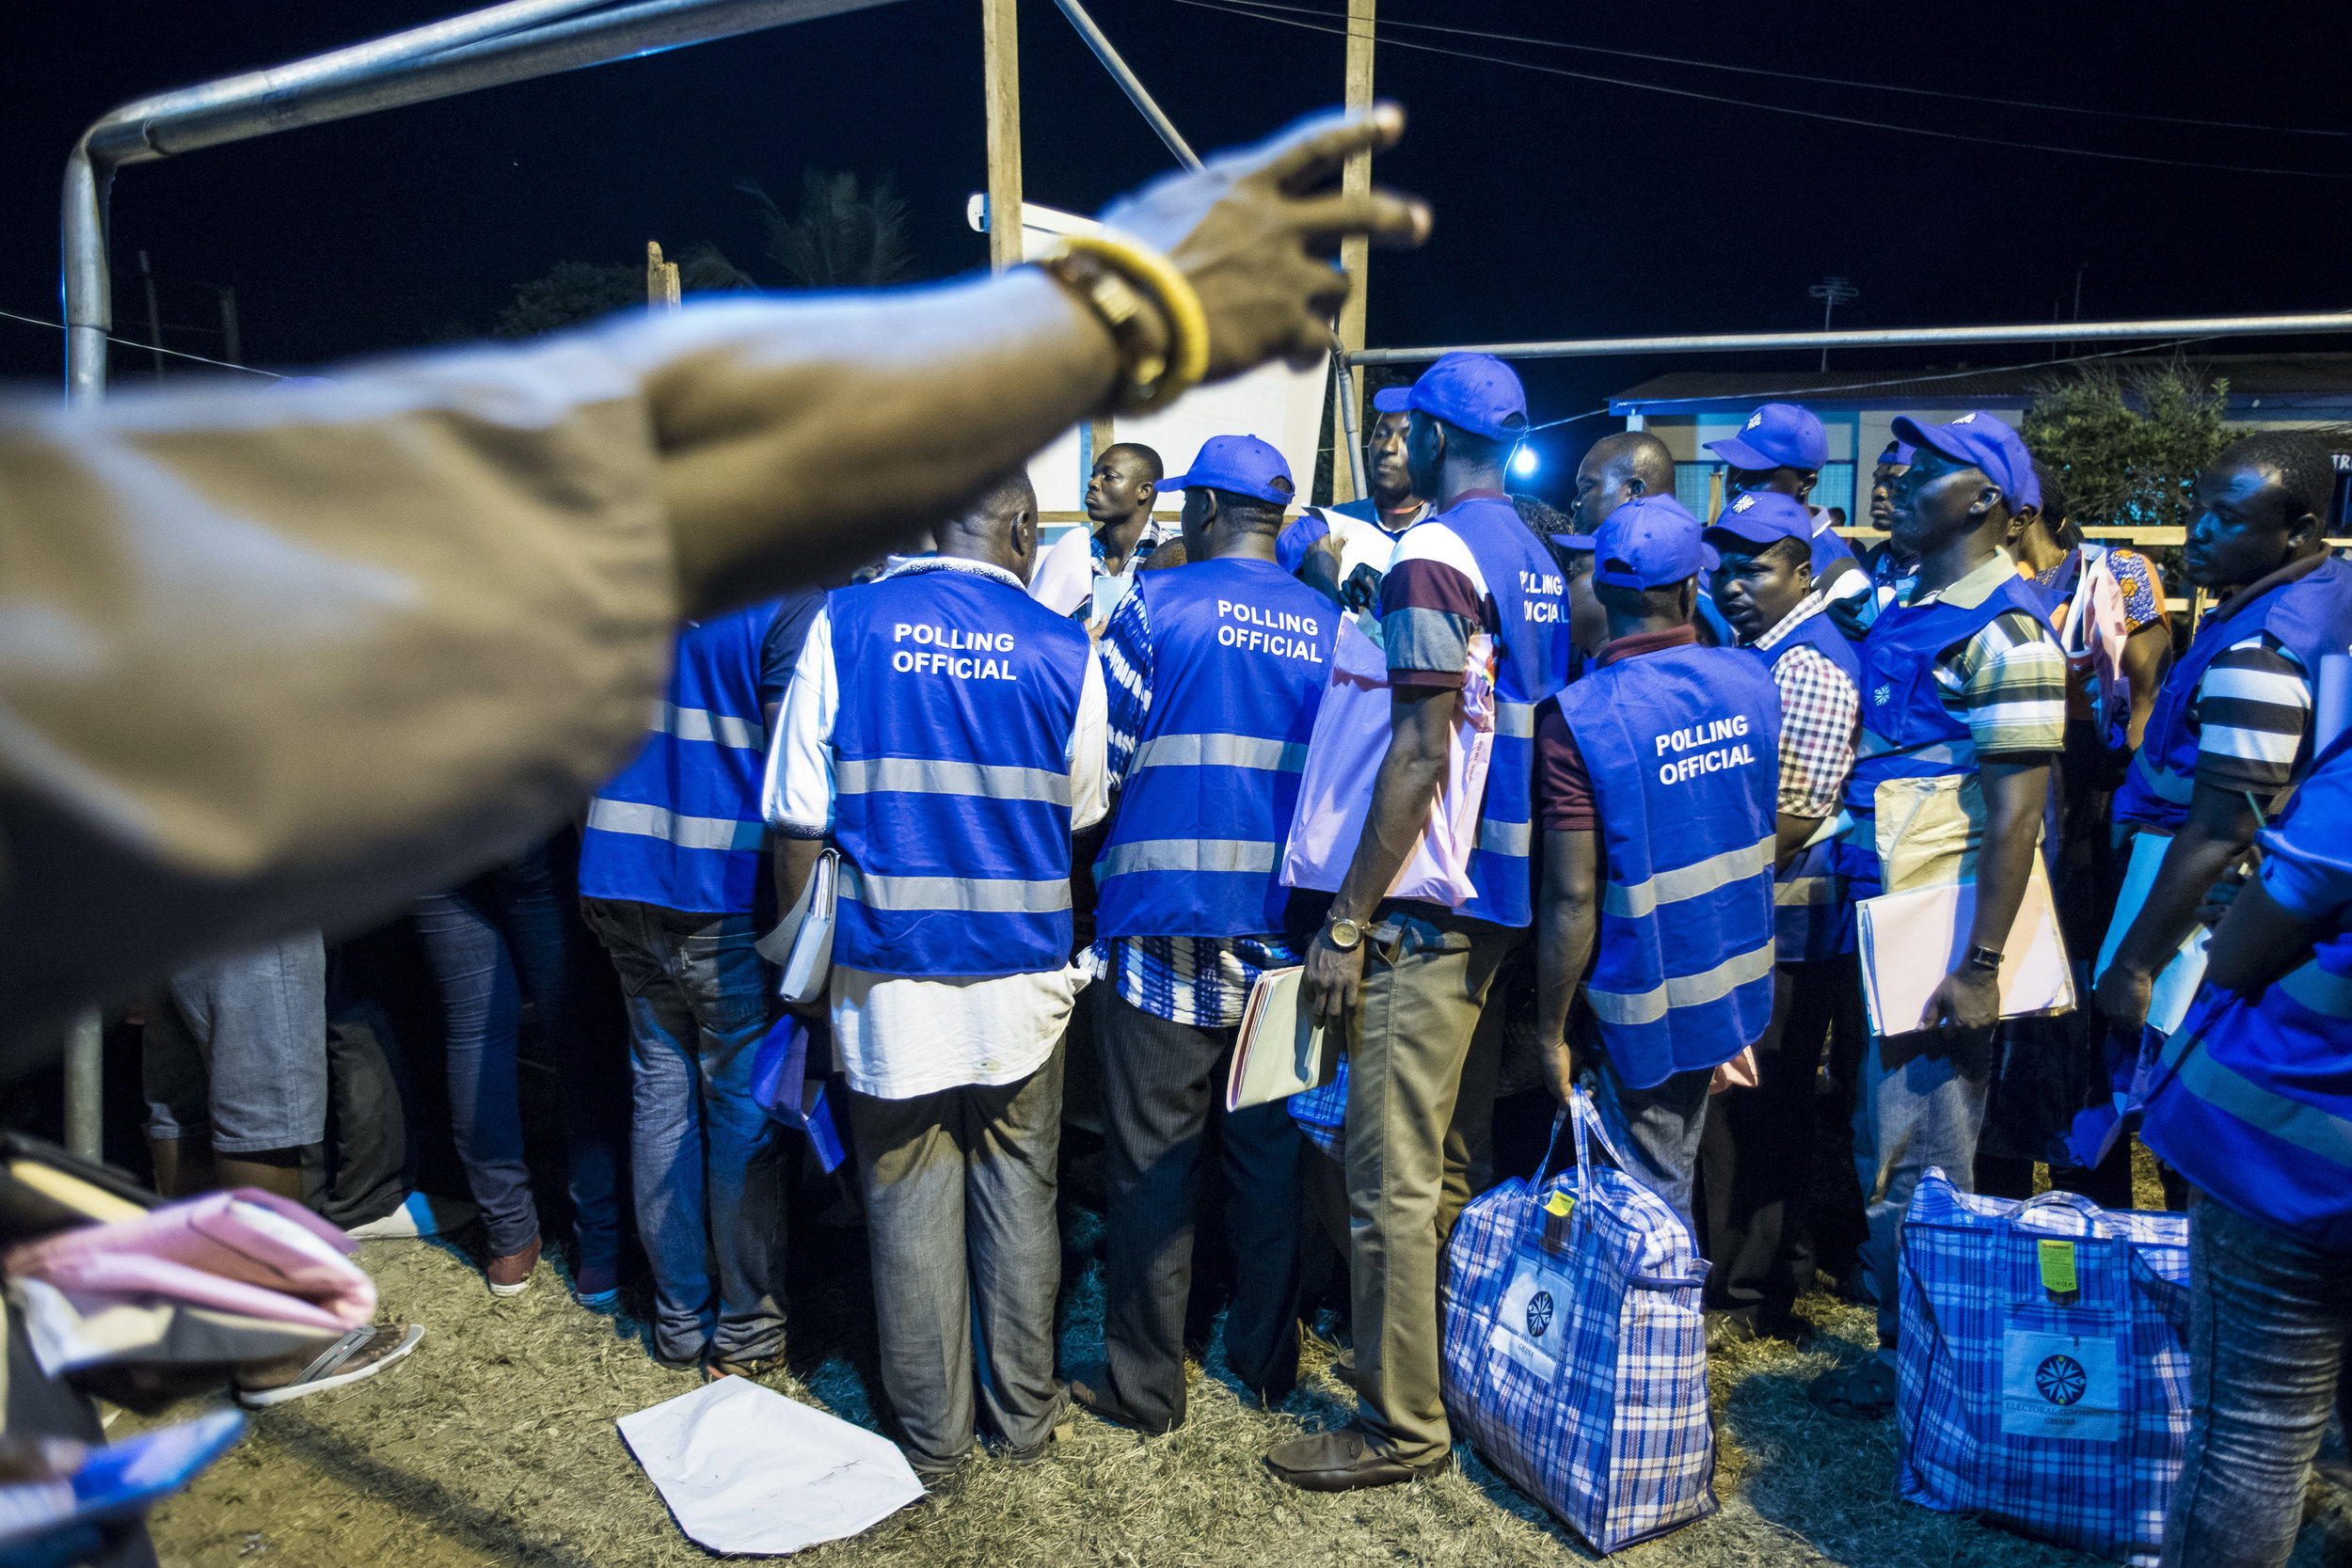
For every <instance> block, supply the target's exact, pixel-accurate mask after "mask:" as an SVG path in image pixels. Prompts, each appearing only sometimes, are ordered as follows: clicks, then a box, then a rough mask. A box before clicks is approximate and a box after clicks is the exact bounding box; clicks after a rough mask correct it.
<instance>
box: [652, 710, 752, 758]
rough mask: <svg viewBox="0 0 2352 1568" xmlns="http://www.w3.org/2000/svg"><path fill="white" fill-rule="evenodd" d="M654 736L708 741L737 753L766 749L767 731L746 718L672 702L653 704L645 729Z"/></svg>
mask: <svg viewBox="0 0 2352 1568" xmlns="http://www.w3.org/2000/svg"><path fill="white" fill-rule="evenodd" d="M646 727H647V728H649V729H651V730H652V731H653V732H654V733H655V734H656V735H674V736H677V737H678V738H679V739H680V740H703V741H708V742H709V743H710V744H712V745H714V746H725V747H728V748H730V749H732V750H734V751H738V752H763V753H764V752H766V751H767V750H768V731H767V729H766V727H765V726H763V725H760V724H755V723H754V722H752V721H750V720H748V719H737V718H733V717H731V716H729V715H727V714H723V713H713V712H711V711H710V710H709V709H708V708H701V707H680V706H678V705H677V704H675V703H667V702H657V703H655V704H654V705H653V722H652V723H651V724H649V725H647V726H646Z"/></svg>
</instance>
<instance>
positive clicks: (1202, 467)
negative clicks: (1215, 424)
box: [1160, 436, 1298, 506]
mask: <svg viewBox="0 0 2352 1568" xmlns="http://www.w3.org/2000/svg"><path fill="white" fill-rule="evenodd" d="M1278 482H1279V483H1278ZM1160 488H1161V489H1163V490H1192V489H1204V490H1231V491H1232V492H1233V494H1235V495H1237V496H1255V497H1257V498H1258V499H1260V500H1262V501H1272V502H1273V503H1274V504H1275V505H1277V506H1288V505H1289V504H1290V503H1291V502H1292V501H1294V500H1296V499H1298V487H1297V486H1296V485H1295V484H1294V483H1291V466H1290V465H1289V464H1287V463H1285V462H1283V461H1282V454H1281V453H1280V452H1279V451H1275V450H1274V449H1273V448H1272V447H1270V446H1268V445H1267V444H1266V443H1265V442H1263V441H1261V440H1259V439H1258V438H1257V437H1256V436H1210V437H1209V438H1208V439H1207V440H1206V441H1203V442H1202V443H1201V444H1200V456H1198V457H1196V458H1194V459H1193V460H1192V467H1189V468H1187V469H1185V470H1184V472H1183V473H1181V474H1178V475H1176V476H1175V477H1174V478H1173V479H1164V480H1162V481H1160Z"/></svg>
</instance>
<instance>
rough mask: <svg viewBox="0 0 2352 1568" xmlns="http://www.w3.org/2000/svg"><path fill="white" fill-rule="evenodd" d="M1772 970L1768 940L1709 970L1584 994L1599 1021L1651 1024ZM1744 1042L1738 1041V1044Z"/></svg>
mask: <svg viewBox="0 0 2352 1568" xmlns="http://www.w3.org/2000/svg"><path fill="white" fill-rule="evenodd" d="M1768 974H1772V942H1771V941H1770V940H1769V939H1768V940H1767V941H1766V942H1765V943H1764V945H1763V946H1761V947H1752V948H1750V949H1749V950H1748V951H1746V952H1745V953H1737V954H1734V955H1733V956H1732V957H1730V958H1725V959H1724V961H1723V962H1722V963H1719V964H1717V965H1716V966H1715V967H1714V968H1712V969H1709V970H1705V971H1702V972H1701V973H1699V974H1677V975H1675V976H1672V977H1671V978H1669V979H1668V980H1667V981H1666V982H1665V983H1664V984H1663V985H1661V986H1655V987H1652V988H1651V989H1650V990H1645V991H1610V990H1595V989H1594V988H1593V987H1591V986H1586V987H1585V988H1584V995H1585V997H1586V998H1587V999H1588V1000H1590V1001H1591V1003H1592V1004H1593V1012H1594V1014H1595V1015H1596V1016H1597V1017H1598V1018H1599V1019H1600V1021H1601V1022H1603V1023H1617V1024H1626V1025H1634V1024H1642V1023H1655V1022H1658V1021H1659V1020H1660V1019H1661V1018H1664V1017H1665V1016H1666V1014H1667V1011H1668V1010H1669V1009H1671V1008H1675V1007H1703V1006H1706V1005H1707V1004H1708V1003H1709V1002H1720V1001H1722V1000H1723V999H1724V997H1726V996H1729V995H1730V994H1731V993H1732V992H1733V991H1735V990H1739V989H1740V987H1741V986H1744V985H1746V984H1747V983H1748V982H1749V981H1751V980H1756V979H1760V978H1762V977H1763V976H1765V975H1768ZM1747 1043H1748V1042H1747V1041H1746V1040H1741V1041H1740V1046H1744V1045H1746V1044H1747ZM1738 1054H1739V1047H1737V1046H1735V1047H1734V1048H1733V1049H1732V1051H1731V1053H1730V1055H1734V1056H1736V1055H1738ZM1725 1059H1726V1060H1728V1059H1729V1058H1728V1057H1726V1058H1725Z"/></svg>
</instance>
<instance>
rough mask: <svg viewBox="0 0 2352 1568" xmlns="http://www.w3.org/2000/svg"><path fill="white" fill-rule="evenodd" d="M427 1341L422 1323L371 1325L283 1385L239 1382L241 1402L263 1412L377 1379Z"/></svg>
mask: <svg viewBox="0 0 2352 1568" xmlns="http://www.w3.org/2000/svg"><path fill="white" fill-rule="evenodd" d="M421 1338H424V1324H422V1323H371V1324H369V1325H368V1326H367V1327H365V1328H355V1329H353V1330H352V1331H351V1332H350V1333H348V1334H346V1335H344V1336H343V1337H342V1338H340V1339H337V1340H335V1341H334V1342H333V1343H331V1344H329V1345H328V1346H327V1347H326V1350H324V1351H322V1352H320V1353H319V1354H318V1356H317V1358H316V1359H314V1360H312V1361H311V1362H310V1365H308V1366H306V1367H302V1368H300V1369H299V1370H295V1371H294V1375H293V1376H292V1377H290V1378H288V1379H287V1380H286V1381H285V1382H283V1383H277V1384H272V1385H270V1386H267V1387H254V1386H249V1385H247V1384H246V1383H244V1382H242V1381H241V1382H239V1384H238V1385H237V1402H238V1403H239V1404H241V1405H244V1406H245V1407H246V1409H247V1410H259V1409H261V1408H262V1406H263V1405H269V1404H283V1403H284V1402H286V1401H288V1400H298V1399H304V1398H307V1397H308V1396H310V1395H311V1394H323V1393H325V1392H326V1390H327V1389H329V1388H341V1387H342V1386H344V1385H345V1384H350V1383H357V1382H358V1381H359V1380H360V1379H361V1378H366V1377H373V1376H374V1375H375V1374H376V1373H378V1372H380V1371H382V1370H384V1369H385V1368H387V1367H389V1366H390V1365H391V1364H392V1363H393V1362H395V1361H397V1360H399V1359H400V1358H401V1357H402V1356H405V1355H406V1354H408V1353H409V1352H410V1351H412V1350H415V1349H416V1348H417V1341H418V1340H420V1339H421ZM279 1364H280V1365H289V1366H290V1365H291V1364H292V1363H291V1362H290V1361H281V1362H280V1363H279Z"/></svg>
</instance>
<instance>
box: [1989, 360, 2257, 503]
mask: <svg viewBox="0 0 2352 1568" xmlns="http://www.w3.org/2000/svg"><path fill="white" fill-rule="evenodd" d="M2034 390H2035V396H2034V403H2033V406H2032V407H2031V408H2030V409H2028V410H2027V411H2026V420H2025V427H2024V429H2023V430H2022V431H2021V432H2020V434H2021V435H2023V436H2025V438H2026V445H2027V446H2029V447H2031V448H2032V449H2033V451H2034V454H2035V455H2036V456H2038V457H2040V458H2041V459H2042V462H2043V463H2045V464H2049V465H2052V466H2054V467H2057V468H2058V471H2059V473H2060V476H2061V478H2062V480H2063V483H2065V486H2066V497H2067V506H2068V510H2069V512H2070V514H2071V515H2072V516H2073V517H2074V521H2075V522H2077V523H2096V524H2111V525H2118V526H2127V527H2166V528H2180V527H2185V525H2186V524H2187V523H2188V522H2189V521H2190V520H2191V519H2192V518H2193V517H2194V515H2195V503H2194V502H2193V501H2192V500H2191V499H2190V495H2189V489H2190V486H2191V485H2192V484H2194V483H2196V479H2197V473H2198V470H2199V469H2201V468H2202V467H2204V466H2205V465H2206V464H2207V463H2209V462H2211V461H2212V460H2213V456H2214V454H2215V453H2216V452H2217V451H2220V450H2221V447H2222V443H2223V441H2224V439H2225V436H2224V434H2223V432H2222V428H2221V411H2222V406H2223V401H2224V399H2225V398H2227V396H2228V395H2229V390H2230V384H2229V383H2228V382H2227V381H2225V380H2222V379H2220V378H2218V377H2209V376H2207V375H2205V374H2203V373H2202V372H2199V371H2196V370H2194V369H2192V368H2191V367H2190V366H2189V365H2188V363H2187V362H2186V361H2185V360H2182V359H2174V360H2171V361H2169V362H2168V363H2165V364H2162V365H2139V366H2134V367H2132V368H2131V369H2129V370H2126V371H2119V370H2117V369H2116V368H2115V367H2114V366H2113V365H2111V364H2107V363H2105V362H2098V361H2094V362H2092V363H2090V364H2086V365H2084V366H2083V367H2081V368H2080V369H2079V370H2077V371H2075V372H2073V373H2072V374H2069V375H2065V376H2061V377H2057V378H2053V379H2051V380H2049V381H2045V382H2043V383H2042V384H2041V385H2039V386H2038V387H2036V388H2035V389H2034Z"/></svg>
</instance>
